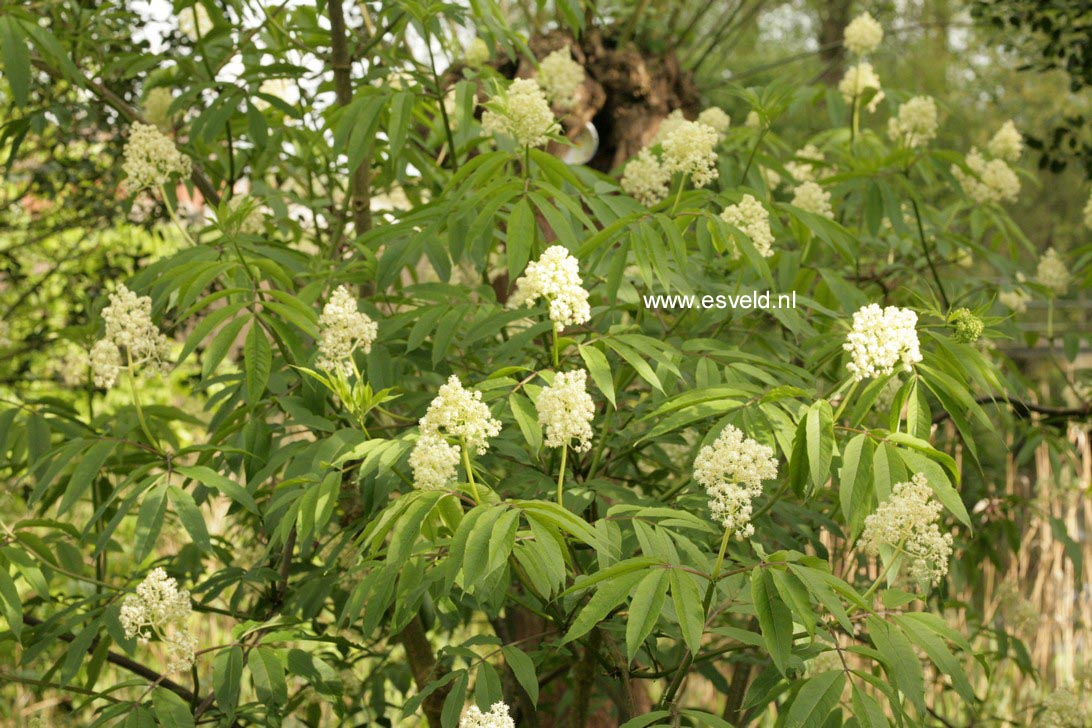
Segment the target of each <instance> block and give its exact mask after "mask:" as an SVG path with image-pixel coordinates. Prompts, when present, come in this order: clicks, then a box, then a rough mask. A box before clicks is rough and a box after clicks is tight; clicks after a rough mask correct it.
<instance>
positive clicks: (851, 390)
mask: <svg viewBox="0 0 1092 728" xmlns="http://www.w3.org/2000/svg"><path fill="white" fill-rule="evenodd" d="M858 384H860V380H857V379H854V380H853V384H851V385H849V391H848V392H846V393H845V396H844V397H842V401H841V403H839V405H838V409H837V410H836V411H835V412H834V421H835V422H837V421H838V418H839V417H841V416H842V412H843V411H844V410H845V408H846V405H848V404H849V400H850V398H851V397H852V396H853V393H854V392H856V391H857V385H858Z"/></svg>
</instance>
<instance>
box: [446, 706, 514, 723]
mask: <svg viewBox="0 0 1092 728" xmlns="http://www.w3.org/2000/svg"><path fill="white" fill-rule="evenodd" d="M459 728H516V722H515V721H514V720H512V717H511V716H510V715H509V713H508V706H507V705H506V704H504V703H500V702H498V703H493V705H492V706H490V708H489V712H487V713H483V712H482V711H481V708H479V707H478V706H476V705H471V706H470V707H469V708H467V711H466V712H465V713H464V714H463V717H462V718H461V719H460V720H459Z"/></svg>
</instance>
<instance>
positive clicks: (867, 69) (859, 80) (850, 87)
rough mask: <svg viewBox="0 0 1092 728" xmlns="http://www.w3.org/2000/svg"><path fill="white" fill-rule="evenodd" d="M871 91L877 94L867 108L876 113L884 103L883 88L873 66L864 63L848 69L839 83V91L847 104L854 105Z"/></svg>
mask: <svg viewBox="0 0 1092 728" xmlns="http://www.w3.org/2000/svg"><path fill="white" fill-rule="evenodd" d="M869 89H872V90H874V91H875V92H876V93H875V95H873V96H872V98H871V99H870V100H869V102H868V105H867V106H866V108H867V109H868V110H869V111H875V110H876V108H877V107H878V106H879V105H880V102H881V101H883V98H884V93H883V87H882V86H881V85H880V77H879V75H878V74H877V73H876V71H875V69H873V68H872V64H871V63H865V62H864V61H861V62H860V63H858V64H857V65H855V66H850V67H849V68H847V69H846V75H845V76H843V77H842V80H841V81H840V82H839V83H838V91H839V92H840V93H841V94H842V98H843V99H845V101H846V103H847V104H851V103H853V102H854V100H855V99H857V98H859V97H861V96H863V95H864V94H865V92H866V91H868V90H869Z"/></svg>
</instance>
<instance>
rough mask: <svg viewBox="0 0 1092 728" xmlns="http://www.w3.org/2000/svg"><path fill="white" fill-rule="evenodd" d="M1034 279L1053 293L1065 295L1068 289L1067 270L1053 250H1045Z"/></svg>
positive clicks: (1056, 252) (1063, 262)
mask: <svg viewBox="0 0 1092 728" xmlns="http://www.w3.org/2000/svg"><path fill="white" fill-rule="evenodd" d="M1035 278H1036V280H1038V281H1039V282H1040V283H1042V284H1043V285H1044V286H1046V287H1047V288H1050V289H1051V290H1053V291H1054V292H1055V293H1065V291H1066V289H1067V288H1069V268H1067V267H1066V264H1065V261H1064V260H1062V259H1061V257H1059V255H1058V251H1056V250H1055V249H1054V248H1047V249H1046V252H1045V253H1043V256H1042V257H1041V258H1039V265H1038V267H1037V268H1036V269H1035Z"/></svg>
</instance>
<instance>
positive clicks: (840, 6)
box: [819, 0, 849, 86]
mask: <svg viewBox="0 0 1092 728" xmlns="http://www.w3.org/2000/svg"><path fill="white" fill-rule="evenodd" d="M820 5H821V7H822V10H820V12H819V16H820V17H819V57H820V58H821V59H822V61H823V63H824V67H823V73H822V74H821V75H820V76H819V78H820V80H821V81H822V82H823V83H825V84H827V85H828V86H834V85H835V84H837V83H838V82H839V81H840V80H842V76H843V75H845V61H846V49H845V48H844V47H843V46H842V35H843V34H844V33H845V30H846V26H847V25H848V24H849V0H830V2H825V3H821V4H820Z"/></svg>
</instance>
